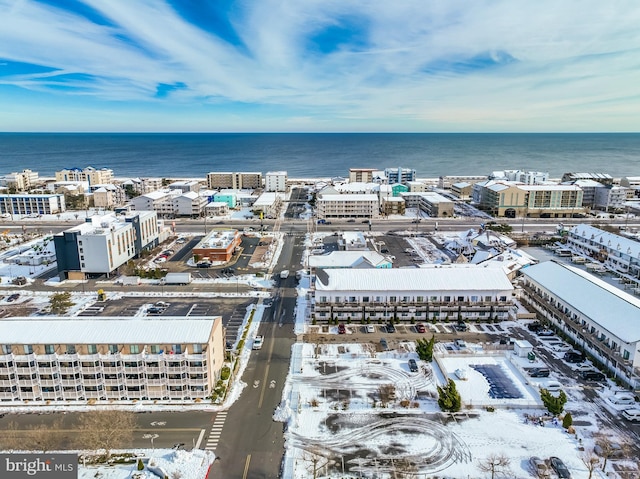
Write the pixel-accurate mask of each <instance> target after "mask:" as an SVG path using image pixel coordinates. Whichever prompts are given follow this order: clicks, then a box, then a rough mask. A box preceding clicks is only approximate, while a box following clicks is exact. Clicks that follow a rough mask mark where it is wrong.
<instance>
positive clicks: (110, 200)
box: [91, 184, 127, 210]
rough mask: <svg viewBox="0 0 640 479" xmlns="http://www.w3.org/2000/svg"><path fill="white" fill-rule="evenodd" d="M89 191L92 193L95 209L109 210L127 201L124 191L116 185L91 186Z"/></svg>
mask: <svg viewBox="0 0 640 479" xmlns="http://www.w3.org/2000/svg"><path fill="white" fill-rule="evenodd" d="M91 191H92V192H93V195H92V198H93V206H95V207H96V208H103V209H107V210H110V209H113V208H114V207H116V206H121V205H123V204H124V203H125V202H126V200H127V195H126V193H125V191H124V190H123V189H122V188H120V187H119V186H116V185H112V184H108V185H93V186H92V187H91Z"/></svg>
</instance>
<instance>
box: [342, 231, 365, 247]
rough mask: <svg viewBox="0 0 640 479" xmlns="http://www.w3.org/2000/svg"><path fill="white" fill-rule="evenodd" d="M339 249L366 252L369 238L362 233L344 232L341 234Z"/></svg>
mask: <svg viewBox="0 0 640 479" xmlns="http://www.w3.org/2000/svg"><path fill="white" fill-rule="evenodd" d="M338 249H340V250H341V251H366V250H367V249H368V248H367V238H365V237H364V234H362V233H361V232H360V231H344V232H342V233H340V239H339V240H338Z"/></svg>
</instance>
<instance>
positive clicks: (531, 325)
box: [527, 321, 543, 333]
mask: <svg viewBox="0 0 640 479" xmlns="http://www.w3.org/2000/svg"><path fill="white" fill-rule="evenodd" d="M527 329H528V330H529V331H532V332H534V333H537V332H538V331H540V330H541V329H543V328H542V325H541V324H540V323H539V322H538V321H534V322H533V323H529V324H527Z"/></svg>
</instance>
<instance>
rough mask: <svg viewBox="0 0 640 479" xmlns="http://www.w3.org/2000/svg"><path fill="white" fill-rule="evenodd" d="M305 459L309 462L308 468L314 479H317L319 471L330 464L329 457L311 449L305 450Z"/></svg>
mask: <svg viewBox="0 0 640 479" xmlns="http://www.w3.org/2000/svg"><path fill="white" fill-rule="evenodd" d="M303 460H304V461H305V462H306V463H307V469H309V472H311V474H312V477H313V479H317V477H318V473H319V472H320V471H321V470H322V468H323V467H326V466H327V464H329V459H327V458H326V457H324V456H321V455H320V454H317V453H315V452H310V451H305V453H304V456H303Z"/></svg>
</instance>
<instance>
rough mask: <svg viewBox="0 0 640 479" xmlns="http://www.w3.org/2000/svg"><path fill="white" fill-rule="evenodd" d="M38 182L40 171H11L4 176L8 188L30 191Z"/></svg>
mask: <svg viewBox="0 0 640 479" xmlns="http://www.w3.org/2000/svg"><path fill="white" fill-rule="evenodd" d="M37 182H38V172H37V171H31V170H28V169H27V170H22V171H21V172H13V173H9V174H8V175H6V176H5V177H4V183H5V184H6V185H7V187H8V188H13V189H14V190H15V191H18V192H24V191H29V190H30V189H31V188H33V187H34V186H35V185H36V183H37Z"/></svg>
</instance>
